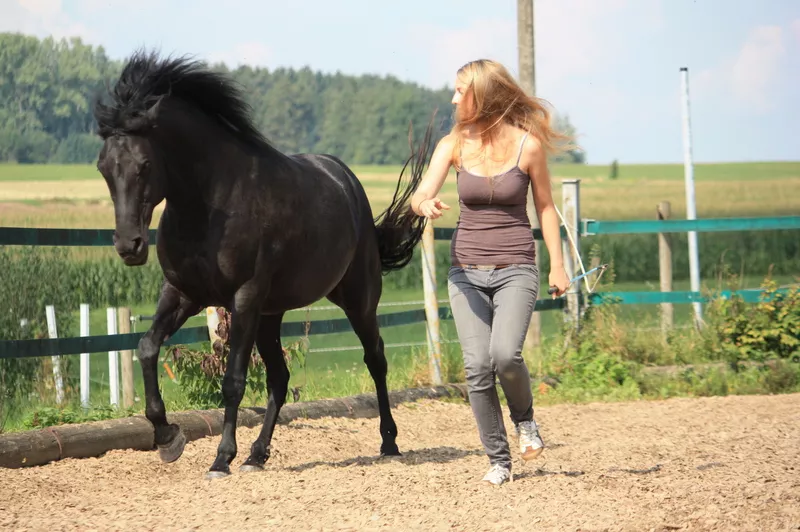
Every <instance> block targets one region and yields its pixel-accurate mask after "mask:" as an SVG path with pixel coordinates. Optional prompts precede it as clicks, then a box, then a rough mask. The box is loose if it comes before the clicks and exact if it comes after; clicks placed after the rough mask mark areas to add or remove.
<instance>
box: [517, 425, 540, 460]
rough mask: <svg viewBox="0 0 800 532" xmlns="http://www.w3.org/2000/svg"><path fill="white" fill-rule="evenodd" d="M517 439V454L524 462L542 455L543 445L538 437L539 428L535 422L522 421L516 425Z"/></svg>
mask: <svg viewBox="0 0 800 532" xmlns="http://www.w3.org/2000/svg"><path fill="white" fill-rule="evenodd" d="M517 438H519V452H520V453H522V459H523V460H525V461H526V462H527V461H528V460H533V459H534V458H536V457H538V456H539V455H540V454H542V451H543V450H544V443H543V442H542V437H541V436H539V427H537V426H536V422H535V421H522V422H520V424H519V425H517Z"/></svg>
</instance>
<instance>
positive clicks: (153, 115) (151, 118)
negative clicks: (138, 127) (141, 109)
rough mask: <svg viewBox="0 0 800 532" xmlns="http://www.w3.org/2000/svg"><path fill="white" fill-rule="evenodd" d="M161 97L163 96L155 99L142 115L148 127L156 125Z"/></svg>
mask: <svg viewBox="0 0 800 532" xmlns="http://www.w3.org/2000/svg"><path fill="white" fill-rule="evenodd" d="M163 99H164V97H163V96H162V97H160V98H159V99H158V100H156V103H155V104H154V105H153V106H152V107H151V108H150V109H148V110H147V112H146V113H145V115H144V116H145V119H146V120H147V123H148V124H149V125H150V127H156V120H158V113H159V111H160V109H161V102H162V100H163Z"/></svg>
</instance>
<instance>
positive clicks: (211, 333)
mask: <svg viewBox="0 0 800 532" xmlns="http://www.w3.org/2000/svg"><path fill="white" fill-rule="evenodd" d="M206 326H207V327H208V340H209V341H210V342H211V346H212V347H213V346H214V342H216V341H217V340H219V335H218V334H217V327H219V314H218V313H217V307H206Z"/></svg>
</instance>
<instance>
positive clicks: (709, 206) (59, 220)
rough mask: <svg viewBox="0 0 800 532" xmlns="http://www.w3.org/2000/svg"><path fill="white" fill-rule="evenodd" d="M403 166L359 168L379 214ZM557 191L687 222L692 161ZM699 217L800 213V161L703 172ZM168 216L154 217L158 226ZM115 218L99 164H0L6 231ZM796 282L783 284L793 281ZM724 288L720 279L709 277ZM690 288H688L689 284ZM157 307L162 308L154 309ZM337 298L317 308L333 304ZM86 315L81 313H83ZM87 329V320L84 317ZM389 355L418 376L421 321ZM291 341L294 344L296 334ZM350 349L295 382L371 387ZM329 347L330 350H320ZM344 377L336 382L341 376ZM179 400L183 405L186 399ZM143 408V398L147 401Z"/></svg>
mask: <svg viewBox="0 0 800 532" xmlns="http://www.w3.org/2000/svg"><path fill="white" fill-rule="evenodd" d="M399 170H400V167H356V168H355V171H356V173H357V175H359V177H360V179H361V180H362V183H363V184H364V186H365V188H366V190H367V193H368V195H369V197H370V201H371V202H372V204H373V209H374V210H375V212H376V213H377V212H378V211H379V210H380V209H383V208H384V207H385V206H386V205H387V204H388V202H389V200H390V198H391V195H392V193H393V191H394V187H395V185H396V180H397V177H398V175H399ZM551 173H552V177H553V191H554V196H555V200H556V202H557V204H558V205H560V202H561V197H560V196H561V194H560V180H561V179H568V178H580V179H581V210H582V212H581V215H582V217H583V218H594V219H599V220H609V219H653V218H654V217H655V216H654V215H655V208H656V205H657V204H658V203H659V202H660V201H663V200H669V201H670V202H671V203H672V210H673V215H674V216H675V217H683V216H685V196H684V183H683V165H680V164H672V165H622V166H620V168H619V178H618V179H615V180H611V179H609V178H608V167H607V166H597V165H595V166H592V165H554V166H552V167H551ZM695 179H696V194H697V207H698V216H700V217H717V216H719V217H725V216H764V215H789V214H794V215H796V214H798V213H800V162H787V163H741V164H714V165H706V164H698V165H696V168H695ZM441 197H442V199H443V200H444V201H445V202H447V203H449V204H450V205H451V206H452V207H453V210H452V211H450V212H448V213H447V215H446V216H445V217H443V218H442V219H440V220H437V221H436V225H437V226H439V227H453V226H454V225H455V223H456V220H457V217H458V201H457V197H456V189H455V179H454V177H453V176H451V178H450V179H449V180H448V182H447V183H446V184H445V186H444V188H443V190H442V193H441ZM160 213H161V210H160V209H158V210H157V211H156V213H155V215H154V221H153V227H155V225H156V223H157V219H158V217H159V216H160ZM113 222H114V216H113V209H112V207H111V203H110V201H109V198H108V191H107V189H106V186H105V183H104V182H103V180H102V178H101V177H100V175H99V173H98V172H97V170H96V169H95V168H94V166H92V165H9V164H0V227H3V226H5V227H9V226H22V227H71V228H108V227H113ZM74 251H75V253H76V254H112V255H113V250H111V249H86V248H78V249H75V250H74ZM792 280H793V279H791V278H786V279H780V282H790V281H792ZM760 281H761V278H759V277H752V278H747V279H745V286H747V287H757V286H758V284H759V283H760ZM704 282H705V284H706V285H707V286H714V283H715V280H713V279H706V280H704ZM684 285H685V286H684ZM614 289H615V290H658V286H657V285H656V286H647V285H644V284H641V283H638V284H622V285H617V286H615V287H614ZM674 289H676V290H681V289H688V283H686V282H676V283H675V286H674ZM438 297H439V299H443V300H444V299H446V298H447V291H446V285H445V283H444V282H442V281H441V280H440V283H439V287H438ZM421 299H422V293H421V292H419V291H416V290H405V291H398V290H387V291H385V292H384V296H383V299H382V301H384V302H396V301H413V300H421ZM154 303H155V302H153V304H154ZM327 304H329V303H328V302H327V301H321V302H319V303H318V304H317V306H319V305H327ZM153 307H154V305H142V306H137V307H134V308H133V309H132V311H133V314H134V315H151V314H152V313H153ZM409 308H421V305H415V306H408V307H393V308H382V309H380V312H394V311H398V310H407V309H409ZM689 312H690V307H689V306H688V305H677V306H676V316H675V319H676V323H677V324H678V325H681V324H686V323H688V322H689ZM75 313H76V314H77V309H75ZM623 314H624V316H625V318H626V320H627V321H628V322H629V323H630V324H631V326H634V327H637V328H642V329H648V328H655V327H657V324H658V309H657V308H656V307H652V306H647V307H636V306H631V307H629V308H626V309H625V310H624V313H623ZM332 317H343V314H342V313H341V312H340V311H315V312H312V313H311V319H312V320H318V319H327V318H332ZM304 318H305V314H304V313H303V312H292V313H289V314H288V315H287V318H286V320H287V321H301V320H303V319H304ZM560 319H561V318H560V314H559V313H558V312H545V313H543V333H544V335H545V336H549V335H553V334H555V333H556V332H557V331H558V328H559V326H560ZM75 321H76V323H77V318H76V320H75ZM204 322H205V320H204V318H202V317H198V318H193V319H192V320H190V322H189V323H188V324H187V325H189V326H196V325H203V324H204ZM148 325H149V322H148V321H142V322H138V323H137V324H136V328H137V330H138V331H143V330H144V329H145V328H146V327H147V326H148ZM441 327H442V332H441V334H442V337H443V339H444V341H445V344H444V350H445V351H446V353H447V354H448V356H456V357H457V355H458V347H457V343H455V342H454V341H455V339H456V334H455V330H454V327H453V323H452V322H451V321H443V322H442V323H441ZM105 331H106V324H105V309H104V308H95V309H92V322H91V333H92V334H105ZM382 332H383V336H384V340H385V342H386V343H387V344H389V345H390V347H388V348H387V357H388V358H389V363H390V367H392V368H393V371H394V372H398V371H400V372H413V371H417V370H418V369H419V368H416V369H415V367H414V364H413V357H412V356H411V355H412V354H413V352H414V351H413V349H416V350H418V351H419V352H424V351H425V347H424V346H422V347H417V348H410V347H408V346H399V347H391V345H392V344H405V343H408V342H421V341H423V340H424V339H425V325H424V324H422V323H420V324H413V325H407V326H402V327H391V328H384V329H383V331H382ZM60 334H61V336H67V335H70V336H72V335H75V336H76V335H77V330H76V331H60ZM284 340H285V341H286V342H290V341H292V340H293V339H291V338H286V339H284ZM343 346H358V340H357V338H356V337H355V335H354V334H353V333H351V332H350V333H341V334H332V335H323V336H312V337H311V348H312V352H311V353H310V354H309V356H308V360H307V365H306V368H305V369H304V370H300V371H295V372H294V373H293V375H292V381H291V385H292V386H298V385H302V386H305V389H306V390H308V393H309V394H310V395H312V396H317V397H319V396H331V395H339V394H343V393H359V392H362V391H365V390H369V389H370V387H371V381H370V380H369V378H368V376H366V372H365V368H364V364H363V362H362V356H363V355H362V351H361V350H360V349H352V350H343V351H324V350H326V349H332V348H339V347H343ZM317 349H322V350H323V351H317ZM91 367H92V382H93V385H92V387H93V391H92V396H93V401H94V402H96V403H97V404H104V403H105V404H107V401H108V377H107V375H108V356H107V354H106V353H98V354H94V355H93V356H92V365H91ZM73 368H74V371H75V372H77V370H78V357H73ZM134 374H135V378H136V388H137V390H139V393H142V389H143V387H142V383H141V372H140V369H139V366H138V363H136V365H135V371H134ZM334 375H335V376H336V378H333V377H334ZM161 380H162V387H163V389H164V395H165V399H166V400H167V401H168V402H172V403H174V404H176V405H177V406H180V404H179V403H180V400H181V399H180V395H179V394H177V390H176V386H175V385H174V384H173V383H172V382H171V381H170V380H169V378H168V377H167V374H166V371H165V370H164V369H163V368H162V369H161ZM176 402H177V403H176ZM137 405H138V406H141V402H140V403H137Z"/></svg>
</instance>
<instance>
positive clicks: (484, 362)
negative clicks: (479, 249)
mask: <svg viewBox="0 0 800 532" xmlns="http://www.w3.org/2000/svg"><path fill="white" fill-rule="evenodd" d="M492 274H493V272H491V271H483V270H474V269H466V270H465V269H462V268H457V267H453V268H450V271H449V273H448V282H447V285H448V292H449V296H450V309H451V311H452V313H453V319H454V321H455V325H456V331H457V333H458V339H459V342H460V344H461V352H462V354H463V357H464V372H465V374H466V380H467V389H468V392H469V402H470V406H471V407H472V412H473V414H474V415H475V421H476V422H477V425H478V434H479V436H480V440H481V443H482V444H483V448H484V450H485V451H486V454H487V455H488V457H489V462H490V463H491V464H492V465H501V466H503V467H506V468H508V469H510V468H511V453H510V451H509V448H508V441H507V439H506V429H505V426H504V425H503V413H502V409H501V406H500V400H499V398H498V396H497V389H496V388H495V380H494V371H493V368H492V361H491V358H490V355H489V342H490V336H491V334H492V321H493V319H492V313H493V311H492V303H491V298H490V294H489V292H488V290H487V286H488V284H487V283H488V282H489V280H490V277H491V275H492Z"/></svg>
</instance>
